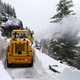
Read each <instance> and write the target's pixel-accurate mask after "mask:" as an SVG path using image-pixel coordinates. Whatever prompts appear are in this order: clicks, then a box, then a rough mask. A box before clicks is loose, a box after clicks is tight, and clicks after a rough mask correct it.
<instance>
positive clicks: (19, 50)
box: [15, 43, 25, 54]
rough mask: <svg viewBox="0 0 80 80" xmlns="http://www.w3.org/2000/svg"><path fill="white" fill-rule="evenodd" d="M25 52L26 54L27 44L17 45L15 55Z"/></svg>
mask: <svg viewBox="0 0 80 80" xmlns="http://www.w3.org/2000/svg"><path fill="white" fill-rule="evenodd" d="M23 52H25V44H23V43H19V44H17V43H15V53H17V54H22V53H23Z"/></svg>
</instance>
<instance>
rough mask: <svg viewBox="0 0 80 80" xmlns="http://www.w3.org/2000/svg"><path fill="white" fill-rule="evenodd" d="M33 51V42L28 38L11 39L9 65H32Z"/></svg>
mask: <svg viewBox="0 0 80 80" xmlns="http://www.w3.org/2000/svg"><path fill="white" fill-rule="evenodd" d="M13 32H18V33H22V32H23V33H24V32H26V30H14V31H13ZM33 53H34V52H33V49H32V45H31V41H30V40H29V39H28V38H27V39H26V38H24V39H23V38H15V39H11V41H10V45H9V47H8V55H7V62H8V64H31V63H32V62H33V55H34V54H33Z"/></svg>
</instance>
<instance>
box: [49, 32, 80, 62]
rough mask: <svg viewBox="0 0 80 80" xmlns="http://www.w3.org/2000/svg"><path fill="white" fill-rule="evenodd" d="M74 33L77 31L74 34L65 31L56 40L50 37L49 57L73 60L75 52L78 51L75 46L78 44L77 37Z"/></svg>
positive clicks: (67, 60) (66, 60)
mask: <svg viewBox="0 0 80 80" xmlns="http://www.w3.org/2000/svg"><path fill="white" fill-rule="evenodd" d="M76 35H77V33H76V34H74V35H70V34H69V33H66V34H64V35H63V36H62V37H60V38H57V39H56V40H55V39H51V40H50V43H49V48H48V49H49V53H50V55H51V57H53V58H55V59H57V60H61V61H65V62H67V63H70V62H71V61H72V60H74V59H75V57H76V56H77V52H79V48H78V47H76V45H77V44H78V38H77V37H76ZM72 63H73V62H72Z"/></svg>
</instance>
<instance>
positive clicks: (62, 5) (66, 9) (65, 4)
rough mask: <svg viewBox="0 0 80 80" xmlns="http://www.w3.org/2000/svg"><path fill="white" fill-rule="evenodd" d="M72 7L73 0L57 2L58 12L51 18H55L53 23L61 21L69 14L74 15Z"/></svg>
mask: <svg viewBox="0 0 80 80" xmlns="http://www.w3.org/2000/svg"><path fill="white" fill-rule="evenodd" d="M71 7H73V3H72V0H60V1H59V4H57V9H56V11H57V14H55V15H54V16H53V17H51V19H53V21H51V23H53V22H54V23H57V22H60V21H62V19H63V18H64V17H66V16H68V15H73V14H74V13H73V10H71V9H70V8H71Z"/></svg>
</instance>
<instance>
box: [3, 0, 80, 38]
mask: <svg viewBox="0 0 80 80" xmlns="http://www.w3.org/2000/svg"><path fill="white" fill-rule="evenodd" d="M2 1H4V2H6V3H9V4H11V5H12V6H14V8H15V10H16V14H17V17H18V18H19V19H21V20H22V21H23V23H24V26H28V27H30V28H31V29H32V30H34V31H35V33H36V36H37V38H43V37H48V36H49V35H50V34H49V33H50V32H51V31H53V29H54V27H51V24H50V23H49V21H50V17H52V16H53V15H54V14H55V12H56V4H57V3H58V1H59V0H2ZM73 2H74V5H75V7H74V9H76V10H75V11H79V9H80V0H73ZM46 34H48V36H47V35H46Z"/></svg>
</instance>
